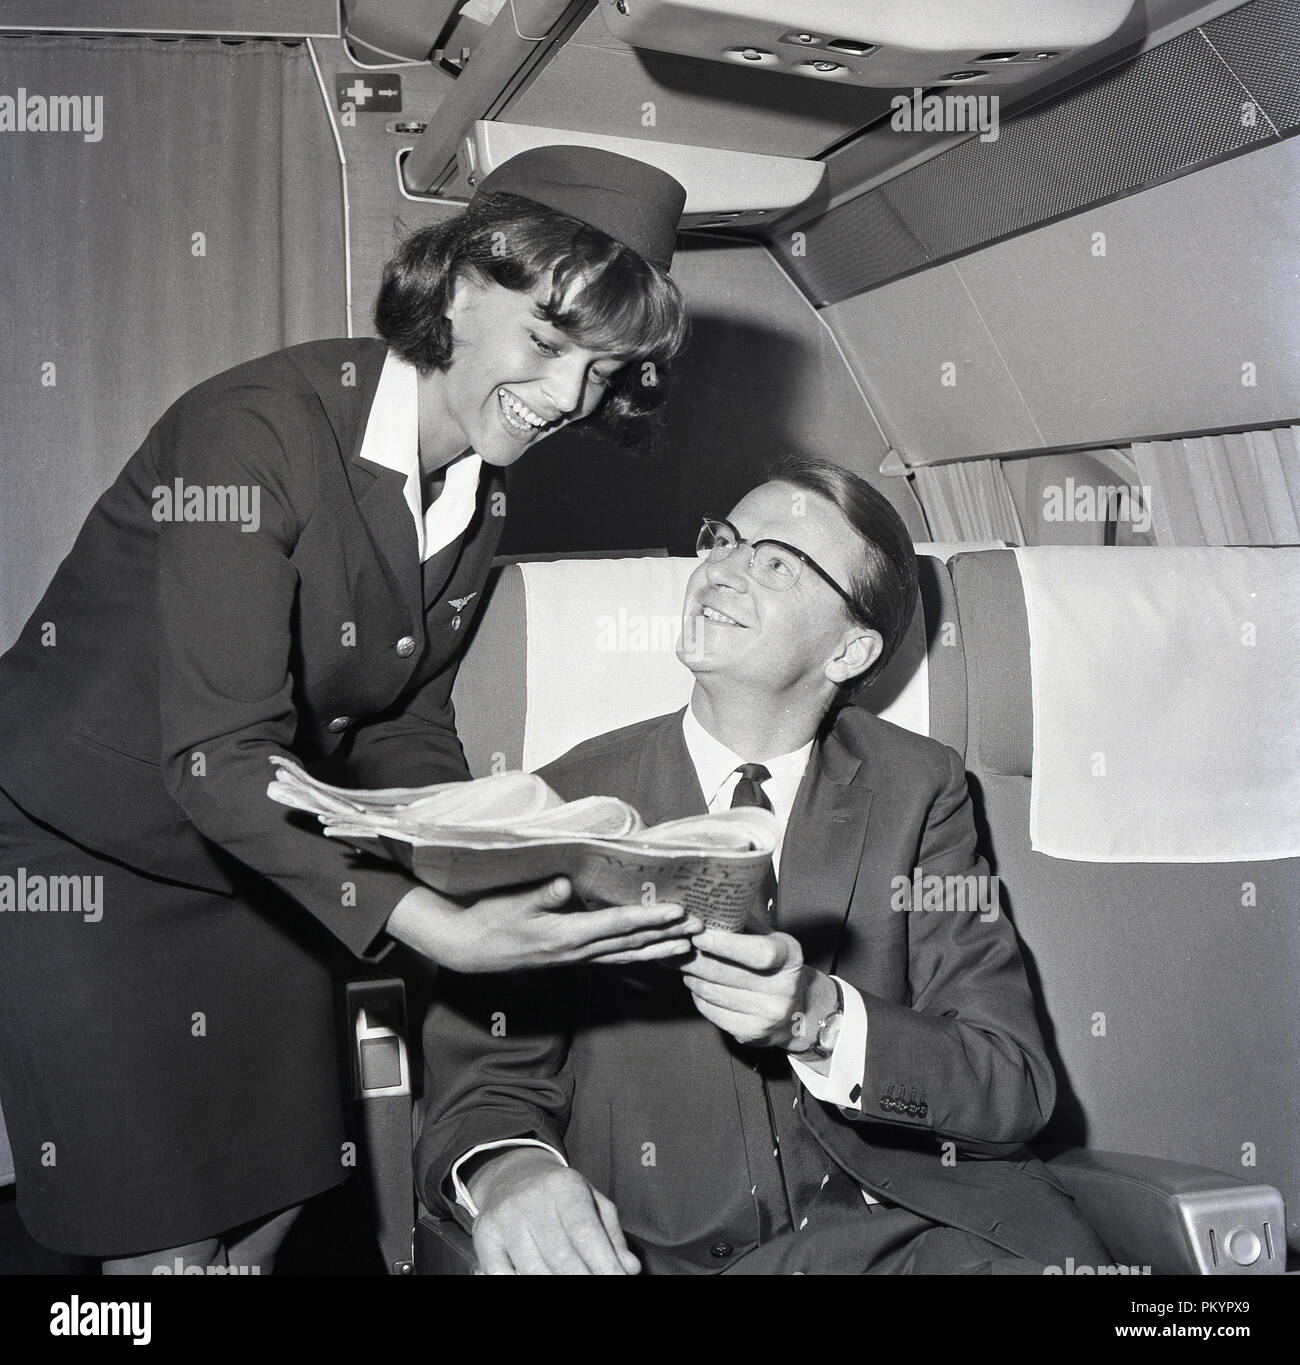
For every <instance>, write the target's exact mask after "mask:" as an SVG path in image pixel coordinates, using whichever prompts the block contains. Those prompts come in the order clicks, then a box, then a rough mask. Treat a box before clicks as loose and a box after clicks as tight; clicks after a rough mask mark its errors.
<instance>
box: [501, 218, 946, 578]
mask: <svg viewBox="0 0 1300 1365" xmlns="http://www.w3.org/2000/svg"><path fill="white" fill-rule="evenodd" d="M673 277H674V279H676V281H677V283H678V284H679V286H680V287H681V289H682V292H683V294H684V296H685V298H686V301H687V305H688V307H689V308H690V311H691V317H692V338H691V342H690V344H689V347H688V349H687V351H686V353H685V354H684V355H683V356H682V357H681V358H680V359H679V360H678V362H677V363H676V365H675V366H674V370H673V376H672V385H673V387H672V391H671V393H670V395H669V397H668V400H667V402H666V404H665V413H664V424H663V428H662V430H661V431H660V433H659V434H658V436H657V438H656V440H655V444H654V449H653V451H652V452H651V453H650V454H649V455H646V456H633V455H629V454H627V453H625V452H622V451H620V450H618V449H617V448H616V447H614V446H613V445H612V443H610V442H608V441H607V440H605V439H604V438H603V437H600V436H599V435H594V434H592V433H591V432H590V431H588V432H583V431H582V430H581V429H575V430H573V431H565V432H560V433H559V434H558V435H556V436H553V437H550V438H549V439H548V440H547V441H546V442H545V443H544V445H542V446H541V447H539V449H538V450H537V451H536V452H535V453H533V454H531V455H529V456H528V457H527V458H526V459H524V460H521V461H520V462H519V463H518V464H517V465H515V466H514V467H513V468H512V469H511V471H510V484H509V499H510V518H509V520H508V521H507V523H506V529H505V539H504V542H503V546H502V549H503V552H505V553H512V554H522V553H534V552H542V551H559V550H566V549H567V550H634V549H657V548H667V549H668V551H669V553H671V554H690V553H691V551H692V549H693V548H694V543H695V534H696V531H697V529H698V526H699V519H700V517H702V516H704V515H707V514H719V513H725V512H726V511H727V510H728V509H729V508H730V507H731V506H732V505H733V504H734V503H735V502H737V501H738V500H739V498H740V497H741V496H742V495H743V494H744V493H745V492H747V491H748V490H749V489H750V488H752V487H753V486H754V485H755V484H756V483H757V482H759V481H760V480H761V478H762V476H763V473H764V470H765V468H766V466H767V465H768V463H769V462H770V461H771V460H772V459H773V458H774V457H776V456H778V455H781V454H785V453H787V452H796V451H797V452H802V453H804V454H808V455H814V456H819V457H822V458H825V459H830V460H834V461H836V462H837V463H839V464H842V465H844V466H845V467H847V468H850V469H852V470H854V471H855V472H856V473H858V474H860V475H862V476H863V477H864V478H866V479H867V480H868V481H869V482H871V483H873V484H874V485H875V486H877V487H878V488H880V489H881V491H882V492H884V493H885V495H886V496H887V497H889V498H890V500H891V502H893V504H894V506H895V507H897V508H898V510H899V512H900V514H901V515H902V516H903V518H904V520H905V522H906V523H907V525H908V527H909V529H910V530H911V531H912V533H913V535H914V536H915V537H916V538H918V539H924V538H926V532H925V522H924V518H923V517H922V515H921V512H920V507H919V504H918V503H917V502H916V500H915V498H914V496H913V494H912V491H911V486H910V484H909V483H908V481H907V480H906V479H902V478H897V477H890V476H886V475H881V474H880V473H879V472H878V471H879V467H880V462H881V460H882V459H883V457H884V455H885V453H886V446H885V444H884V442H883V441H882V440H881V437H880V433H879V432H878V431H877V429H876V426H875V424H874V422H873V421H872V418H871V414H870V412H869V410H868V408H867V406H866V404H865V403H864V401H863V398H862V396H861V394H860V393H859V392H858V389H857V387H856V385H855V384H854V382H853V378H852V374H851V372H850V371H849V369H848V367H847V366H846V365H845V363H844V361H843V360H842V359H841V357H840V355H839V352H838V350H837V349H836V347H835V343H834V340H833V339H832V338H831V336H830V335H829V334H828V333H827V331H826V329H825V328H824V327H823V326H822V325H821V323H820V322H819V320H818V318H817V316H816V314H815V313H814V311H813V310H812V309H811V308H810V307H809V306H808V305H807V303H806V302H805V301H804V300H803V298H802V297H801V296H800V295H799V293H798V291H797V290H796V289H795V288H794V286H793V285H791V284H790V282H789V281H788V280H787V279H786V277H785V276H784V275H783V274H782V273H781V272H780V270H779V269H778V268H777V266H776V265H775V263H774V262H773V261H772V258H771V257H770V256H769V255H768V253H767V252H766V251H765V250H764V249H763V248H762V247H760V246H750V245H744V244H735V245H733V244H729V243H728V244H721V243H708V242H703V241H700V240H695V241H692V239H691V238H689V237H687V238H683V239H682V245H681V247H680V249H679V250H678V253H677V257H676V259H675V261H674V262H673Z"/></svg>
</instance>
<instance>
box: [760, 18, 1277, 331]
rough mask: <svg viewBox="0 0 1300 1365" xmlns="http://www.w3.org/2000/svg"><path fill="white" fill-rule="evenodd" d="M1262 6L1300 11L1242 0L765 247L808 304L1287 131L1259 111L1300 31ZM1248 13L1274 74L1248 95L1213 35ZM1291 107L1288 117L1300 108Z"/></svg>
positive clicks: (1255, 45) (1270, 97) (1254, 46)
mask: <svg viewBox="0 0 1300 1365" xmlns="http://www.w3.org/2000/svg"><path fill="white" fill-rule="evenodd" d="M1265 8H1268V9H1272V10H1274V11H1282V10H1285V11H1288V12H1289V13H1290V14H1291V15H1292V16H1295V15H1296V14H1297V13H1300V3H1297V0H1276V3H1275V2H1274V0H1268V3H1267V6H1266V5H1265V3H1264V0H1260V3H1257V4H1255V5H1247V6H1246V7H1245V10H1244V12H1243V11H1234V12H1233V13H1231V14H1228V15H1226V16H1224V18H1223V19H1219V20H1216V21H1214V22H1213V23H1210V24H1207V25H1206V26H1205V27H1204V28H1203V29H1199V30H1192V31H1190V32H1187V33H1184V34H1182V35H1181V36H1179V37H1178V38H1175V39H1173V40H1172V41H1170V42H1168V43H1165V44H1163V45H1161V46H1160V47H1157V48H1152V49H1151V50H1149V51H1147V52H1145V53H1143V54H1142V56H1140V57H1139V58H1138V59H1137V60H1136V61H1133V62H1129V63H1128V64H1126V65H1124V66H1122V67H1119V68H1117V69H1115V70H1113V71H1110V72H1107V73H1105V74H1104V75H1102V76H1099V77H1097V78H1095V79H1094V80H1092V81H1090V82H1088V83H1087V84H1085V85H1082V86H1079V87H1077V88H1076V89H1074V90H1071V91H1069V92H1068V93H1066V94H1065V95H1062V96H1060V97H1059V98H1057V99H1055V100H1052V101H1050V102H1049V103H1046V104H1044V105H1041V106H1039V107H1038V108H1036V109H1034V110H1031V111H1030V112H1028V113H1026V114H1023V115H1020V116H1017V117H1015V118H1010V119H1008V120H1007V121H1006V122H1005V123H1004V124H1003V125H1002V127H1001V130H1000V133H999V136H998V137H997V139H996V140H994V141H987V142H986V141H981V140H980V139H979V138H971V139H969V140H968V141H966V142H963V143H961V144H960V145H959V146H957V147H955V148H954V149H953V150H951V151H949V152H946V153H944V154H943V155H941V156H938V157H935V158H934V159H933V160H930V161H927V162H925V163H923V164H922V165H920V166H918V167H916V168H915V169H913V170H909V171H906V172H904V173H903V174H902V175H899V176H896V177H895V178H894V179H892V180H889V181H886V182H885V183H884V184H882V185H879V186H877V187H876V188H875V189H873V190H871V191H869V192H868V193H866V194H863V195H860V196H858V197H857V198H856V199H851V200H848V201H847V202H845V203H843V204H841V205H839V206H838V207H836V208H834V209H832V210H830V212H828V213H824V214H821V215H819V216H817V217H814V218H812V219H810V220H808V221H807V222H801V223H798V224H797V229H798V230H797V232H796V233H791V232H788V231H782V232H779V233H777V234H775V235H774V236H773V237H772V238H771V242H770V245H771V246H772V249H773V250H774V251H775V252H776V254H777V255H778V257H780V259H781V260H782V261H783V262H784V264H785V265H786V267H787V269H788V270H789V271H790V273H791V274H792V275H793V276H794V277H795V279H796V280H797V281H798V282H799V284H800V286H801V287H802V288H803V289H804V290H805V291H806V292H807V293H808V295H809V297H810V298H812V299H813V300H814V301H815V302H816V303H818V304H827V303H832V302H835V301H837V300H840V299H845V298H848V297H850V296H851V295H854V294H857V293H861V292H862V291H864V290H867V289H873V288H876V287H877V286H879V285H881V284H885V283H887V282H888V281H890V280H892V279H896V278H898V277H899V276H900V275H903V274H906V273H908V272H909V271H912V270H915V269H917V268H919V267H921V266H924V265H929V264H933V263H936V262H939V261H943V260H947V259H950V258H952V257H954V256H958V255H961V254H963V253H965V252H968V251H973V250H975V249H976V248H978V247H981V246H984V245H987V244H988V243H990V242H993V241H996V240H998V239H1000V238H1002V237H1006V236H1010V235H1012V234H1014V233H1017V232H1023V231H1025V230H1026V229H1028V228H1032V227H1035V226H1037V225H1039V224H1041V223H1044V222H1048V221H1051V220H1052V219H1054V218H1059V217H1062V216H1064V215H1066V214H1071V213H1076V212H1078V211H1079V210H1081V209H1084V208H1087V207H1089V206H1091V205H1093V204H1097V203H1100V202H1102V201H1104V200H1106V199H1109V198H1113V197H1115V196H1116V195H1119V194H1125V193H1129V192H1131V191H1133V190H1136V189H1140V188H1142V187H1144V186H1148V185H1152V184H1155V183H1158V182H1159V181H1161V180H1166V179H1169V178H1170V177H1171V176H1174V175H1179V174H1182V173H1184V172H1186V171H1190V170H1193V169H1195V168H1196V167H1198V166H1201V165H1204V164H1206V163H1207V162H1209V161H1213V160H1215V159H1216V158H1218V157H1222V156H1226V155H1231V154H1232V153H1234V152H1240V151H1243V150H1246V149H1248V148H1250V147H1252V146H1255V145H1258V144H1260V143H1263V142H1266V141H1269V140H1270V139H1272V138H1275V137H1276V136H1277V135H1278V133H1279V132H1283V133H1284V132H1285V131H1287V128H1286V125H1285V124H1277V125H1275V123H1274V122H1273V121H1272V119H1273V117H1274V116H1272V115H1270V114H1269V112H1268V111H1269V107H1270V106H1271V107H1272V108H1273V109H1274V110H1275V111H1281V110H1283V109H1285V108H1287V107H1288V101H1287V99H1286V85H1285V83H1284V82H1283V81H1282V80H1281V75H1282V72H1281V71H1279V70H1278V69H1277V68H1278V67H1279V66H1282V67H1283V68H1284V70H1285V73H1286V75H1287V78H1288V79H1289V81H1290V82H1291V83H1292V86H1293V87H1294V86H1295V84H1296V82H1297V81H1300V42H1297V41H1296V36H1297V33H1298V30H1300V25H1294V26H1292V27H1291V28H1290V30H1289V31H1290V32H1291V34H1292V41H1291V46H1290V52H1289V56H1288V55H1287V51H1286V49H1285V47H1279V46H1278V45H1276V44H1275V43H1274V42H1273V41H1272V30H1271V29H1270V27H1269V26H1268V25H1264V24H1261V23H1260V22H1259V21H1260V20H1261V19H1264V18H1267V17H1269V16H1267V15H1266V14H1265V15H1261V14H1260V13H1258V11H1261V10H1264V9H1265ZM1251 12H1254V18H1255V21H1256V22H1255V27H1254V28H1253V29H1252V35H1253V42H1251V43H1247V42H1246V41H1245V38H1244V37H1243V36H1242V35H1241V34H1240V33H1239V31H1238V30H1237V29H1235V28H1234V29H1232V30H1231V34H1232V36H1233V38H1234V39H1235V40H1236V42H1237V44H1238V46H1239V47H1241V48H1242V49H1244V50H1249V51H1251V52H1254V53H1258V52H1261V51H1267V52H1269V53H1271V54H1272V57H1271V61H1270V69H1272V70H1273V73H1274V74H1273V77H1272V84H1271V86H1270V87H1269V93H1267V94H1265V93H1261V94H1259V95H1255V96H1254V100H1252V98H1251V97H1252V95H1253V94H1254V92H1253V91H1252V90H1250V89H1249V88H1248V86H1247V85H1246V80H1247V76H1246V75H1245V73H1243V72H1240V71H1237V70H1234V69H1233V68H1232V67H1231V66H1229V65H1228V64H1227V62H1226V61H1225V57H1224V48H1223V47H1221V46H1220V44H1219V41H1218V39H1217V37H1216V34H1217V32H1218V28H1219V25H1220V24H1223V23H1224V22H1225V21H1226V20H1232V21H1234V22H1239V21H1238V20H1237V16H1238V15H1240V14H1243V13H1251ZM1273 17H1276V15H1274V16H1273ZM1279 58H1282V61H1281V62H1279ZM1255 101H1258V106H1259V107H1258V112H1257V113H1254V114H1251V116H1249V117H1247V116H1246V115H1245V113H1244V112H1243V111H1244V109H1245V108H1246V106H1251V105H1253V104H1254V103H1255ZM1289 104H1290V107H1291V109H1292V113H1293V119H1292V121H1293V123H1294V122H1295V121H1297V120H1300V107H1297V106H1300V101H1296V100H1294V99H1292V100H1290V102H1289Z"/></svg>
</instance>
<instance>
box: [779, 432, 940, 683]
mask: <svg viewBox="0 0 1300 1365" xmlns="http://www.w3.org/2000/svg"><path fill="white" fill-rule="evenodd" d="M768 478H769V479H775V480H780V482H781V483H788V484H792V485H793V486H794V487H795V488H801V489H804V490H805V491H807V492H810V493H818V494H820V495H821V496H822V497H823V498H825V499H826V500H827V501H828V502H830V503H833V504H834V505H835V507H836V508H838V509H839V512H840V515H841V516H843V518H844V520H845V521H847V522H848V524H849V525H850V526H851V527H852V528H853V530H854V532H855V533H856V535H857V537H858V539H859V540H860V541H861V543H862V550H861V555H860V559H859V565H860V567H859V568H857V569H855V570H853V571H852V572H851V573H850V575H849V581H848V582H847V583H846V584H844V587H846V588H847V589H848V592H849V595H850V596H851V597H852V598H853V611H852V613H851V614H852V616H853V617H854V619H855V620H857V621H859V622H860V623H861V624H862V625H864V626H870V627H871V629H872V630H876V631H879V632H880V638H881V640H882V642H883V646H884V647H883V648H882V649H881V651H880V657H879V658H878V659H877V660H876V661H875V662H874V663H873V664H872V665H871V667H870V668H869V669H867V671H866V672H865V673H863V674H862V676H861V677H859V678H855V679H853V680H852V681H850V682H848V683H845V684H844V686H843V687H842V688H841V691H840V698H841V700H847V699H848V698H849V697H851V696H852V695H853V694H854V693H855V692H857V691H858V690H859V689H860V688H862V687H864V686H866V684H867V683H869V682H871V681H872V680H873V679H875V678H877V677H879V676H880V674H881V673H883V672H884V670H885V668H886V666H887V665H888V663H889V661H890V659H892V658H893V657H894V653H895V651H896V650H897V649H898V646H899V645H900V644H901V643H902V641H903V637H904V636H905V635H906V634H907V628H908V626H909V625H910V624H911V620H912V613H913V611H914V610H915V609H916V600H917V593H918V586H917V577H916V551H915V549H914V548H913V546H912V536H911V533H910V532H909V531H908V529H907V527H906V526H905V525H904V523H903V518H902V517H900V516H899V515H898V513H897V512H896V511H895V510H894V508H893V506H892V505H891V503H890V502H889V499H888V498H886V497H885V495H884V494H883V493H881V492H879V491H878V490H877V489H875V488H873V487H872V486H871V485H870V484H869V483H868V482H867V481H866V479H864V478H861V477H860V476H859V475H857V474H854V473H851V472H850V471H849V470H847V469H844V468H843V467H842V466H840V465H837V464H832V463H831V462H830V461H829V460H812V459H807V458H805V457H804V456H799V455H788V456H785V457H783V458H782V459H779V460H777V461H776V462H775V464H773V465H772V467H771V468H770V469H769V470H768ZM845 610H846V611H847V610H848V608H847V604H846V606H845Z"/></svg>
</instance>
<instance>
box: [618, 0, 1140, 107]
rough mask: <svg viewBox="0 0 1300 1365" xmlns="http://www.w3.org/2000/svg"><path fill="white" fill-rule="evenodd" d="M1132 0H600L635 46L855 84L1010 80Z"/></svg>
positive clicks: (1107, 29)
mask: <svg viewBox="0 0 1300 1365" xmlns="http://www.w3.org/2000/svg"><path fill="white" fill-rule="evenodd" d="M1132 8H1133V0H1088V3H1087V4H1080V3H1079V0H872V3H871V4H869V5H867V4H863V3H862V0H815V3H814V2H813V0H600V13H601V15H602V17H603V19H604V21H605V25H606V27H607V28H608V29H609V31H610V33H611V34H612V35H613V36H614V37H616V38H618V39H620V40H622V41H623V42H625V43H629V44H631V45H632V46H633V47H638V48H646V49H648V50H651V51H657V52H674V53H678V54H680V55H683V56H688V57H700V58H704V59H705V60H708V61H716V62H729V63H735V64H738V65H741V66H751V67H754V68H755V69H762V70H767V71H774V72H783V73H787V74H789V75H792V76H800V77H804V78H806V79H810V80H821V81H835V82H840V83H843V84H847V85H874V86H907V85H942V84H945V83H948V84H958V83H961V84H966V83H972V82H973V83H975V84H980V85H990V84H1010V83H1012V82H1014V81H1017V80H1020V79H1023V77H1024V73H1025V67H1026V66H1027V65H1028V66H1036V67H1045V66H1048V65H1050V64H1052V63H1054V62H1056V61H1059V60H1061V59H1063V58H1065V57H1068V56H1070V55H1071V54H1072V53H1074V52H1077V51H1078V50H1080V49H1083V48H1088V47H1092V46H1094V45H1096V44H1098V43H1101V42H1104V41H1105V40H1106V39H1107V38H1109V37H1111V36H1112V35H1113V34H1114V33H1115V32H1116V31H1117V30H1118V29H1119V28H1120V26H1121V25H1122V24H1123V22H1124V20H1125V18H1126V17H1127V16H1128V14H1129V11H1130V10H1131V9H1132Z"/></svg>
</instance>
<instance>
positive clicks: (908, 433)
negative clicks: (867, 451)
mask: <svg viewBox="0 0 1300 1365" xmlns="http://www.w3.org/2000/svg"><path fill="white" fill-rule="evenodd" d="M822 316H823V317H824V318H826V319H827V321H828V322H829V323H830V325H831V327H832V329H833V330H834V332H835V334H836V335H837V336H838V337H839V339H840V343H841V345H842V346H843V347H844V352H845V354H846V356H847V357H848V358H849V362H850V364H851V365H852V366H853V369H854V372H855V373H856V374H857V376H858V379H859V381H860V382H861V384H862V386H863V388H864V389H865V390H866V392H867V395H868V397H869V398H870V399H871V401H872V404H873V406H874V407H875V410H876V415H877V416H878V417H879V418H880V421H881V424H882V425H883V426H884V428H885V434H886V435H887V436H888V437H889V441H890V444H891V445H892V446H893V447H894V448H895V449H896V450H898V451H899V452H900V453H901V454H902V455H903V457H904V459H905V460H907V461H908V462H909V463H911V464H935V463H939V462H941V461H943V460H960V459H966V458H968V457H972V456H976V455H981V454H987V453H988V452H989V451H991V450H1004V449H1008V448H1018V447H1021V446H1027V447H1033V446H1037V445H1039V444H1041V440H1040V437H1039V433H1038V429H1037V428H1036V427H1035V426H1034V422H1033V418H1032V416H1031V415H1030V413H1029V410H1028V409H1027V408H1026V406H1025V403H1024V399H1023V398H1022V397H1021V395H1020V393H1019V392H1018V391H1017V389H1016V385H1015V381H1014V378H1013V376H1012V375H1011V373H1010V372H1009V371H1008V370H1007V367H1006V365H1005V364H1004V363H1003V360H1002V358H1001V356H999V354H998V352H997V348H996V346H994V344H993V341H992V338H991V337H990V336H989V333H988V329H987V328H986V327H985V326H984V324H983V322H982V321H981V319H980V315H979V311H978V309H977V308H976V306H975V303H974V301H973V300H972V299H971V296H970V294H969V292H968V291H967V290H966V289H965V288H964V287H963V286H962V282H961V277H960V276H959V275H958V273H957V271H956V268H955V267H954V266H952V265H943V266H939V267H937V268H936V269H934V270H926V271H923V272H921V273H919V274H916V275H911V276H909V277H908V278H907V279H905V280H901V281H899V282H898V283H897V284H891V285H886V286H885V287H884V288H883V289H874V290H872V291H871V292H870V293H869V294H860V295H859V296H858V297H857V298H854V299H848V300H846V301H845V302H844V303H839V304H836V305H834V306H833V307H831V308H826V309H823V310H822ZM949 366H951V367H952V368H951V369H948V367H949ZM945 375H947V378H948V379H949V380H950V381H951V382H948V383H945Z"/></svg>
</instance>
